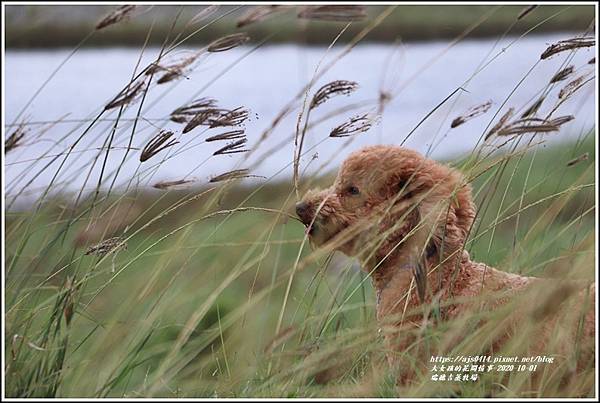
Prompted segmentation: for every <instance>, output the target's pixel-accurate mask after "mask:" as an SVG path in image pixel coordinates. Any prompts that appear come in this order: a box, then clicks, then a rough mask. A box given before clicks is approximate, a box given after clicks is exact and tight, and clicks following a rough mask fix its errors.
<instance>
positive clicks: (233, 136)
mask: <svg viewBox="0 0 600 403" xmlns="http://www.w3.org/2000/svg"><path fill="white" fill-rule="evenodd" d="M244 137H245V134H244V131H243V130H231V131H229V132H225V133H221V134H217V135H216V136H211V137H208V138H207V139H206V141H208V142H211V141H220V140H238V139H243V138H244Z"/></svg>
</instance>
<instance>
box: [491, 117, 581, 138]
mask: <svg viewBox="0 0 600 403" xmlns="http://www.w3.org/2000/svg"><path fill="white" fill-rule="evenodd" d="M573 119H575V117H574V116H572V115H567V116H561V117H558V118H555V119H552V120H545V119H538V118H526V119H519V120H516V121H514V122H513V123H511V124H509V125H507V126H505V127H503V128H502V129H500V130H499V131H498V133H497V135H498V136H511V135H521V134H525V133H549V132H556V131H558V130H559V129H560V126H562V125H563V124H565V123H567V122H570V121H571V120H573Z"/></svg>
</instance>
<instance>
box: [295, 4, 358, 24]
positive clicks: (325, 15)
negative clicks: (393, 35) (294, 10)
mask: <svg viewBox="0 0 600 403" xmlns="http://www.w3.org/2000/svg"><path fill="white" fill-rule="evenodd" d="M298 18H303V19H309V20H320V21H341V22H351V21H361V20H364V19H365V18H367V8H366V7H365V6H351V5H343V6H342V5H335V6H307V7H304V8H303V9H302V10H301V11H300V12H299V13H298Z"/></svg>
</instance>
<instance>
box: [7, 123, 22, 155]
mask: <svg viewBox="0 0 600 403" xmlns="http://www.w3.org/2000/svg"><path fill="white" fill-rule="evenodd" d="M26 134H27V129H26V127H25V123H21V124H20V125H19V126H18V127H17V128H16V129H15V131H14V132H12V133H11V134H10V136H8V138H7V139H6V140H5V141H4V152H5V153H8V152H9V151H12V150H14V149H15V148H17V147H20V146H21V145H23V143H22V141H23V139H24V138H25V135H26Z"/></svg>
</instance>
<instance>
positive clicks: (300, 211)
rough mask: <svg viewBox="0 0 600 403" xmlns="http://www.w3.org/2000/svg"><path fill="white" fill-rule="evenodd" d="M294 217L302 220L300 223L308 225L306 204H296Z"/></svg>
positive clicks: (307, 207) (308, 218)
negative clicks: (296, 216)
mask: <svg viewBox="0 0 600 403" xmlns="http://www.w3.org/2000/svg"><path fill="white" fill-rule="evenodd" d="M296 215H298V217H300V219H301V220H302V222H303V223H304V224H309V223H310V217H309V206H308V203H306V202H303V201H301V202H298V203H296Z"/></svg>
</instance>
